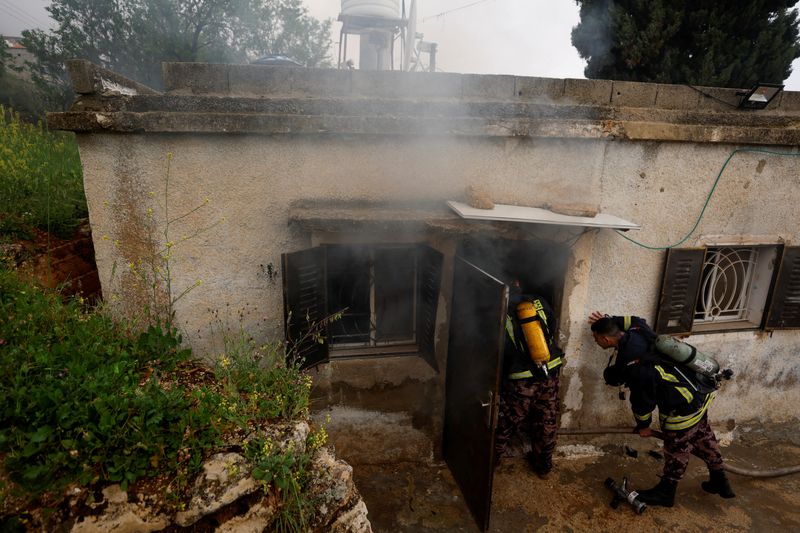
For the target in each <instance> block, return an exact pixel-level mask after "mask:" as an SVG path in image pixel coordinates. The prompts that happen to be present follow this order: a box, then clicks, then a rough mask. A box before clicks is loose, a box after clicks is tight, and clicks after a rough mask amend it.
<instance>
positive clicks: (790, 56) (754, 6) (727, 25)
mask: <svg viewBox="0 0 800 533" xmlns="http://www.w3.org/2000/svg"><path fill="white" fill-rule="evenodd" d="M576 1H577V3H578V4H579V5H580V16H581V21H580V23H579V24H578V25H577V26H576V27H575V28H573V30H572V44H573V45H574V46H575V48H577V49H578V52H579V53H580V55H581V57H582V58H584V59H586V60H587V61H588V63H587V66H586V69H585V74H586V77H587V78H602V79H613V80H631V81H644V82H656V83H685V84H691V85H706V86H720V87H737V88H750V87H752V86H753V85H754V84H755V83H757V82H758V81H762V82H781V81H783V80H785V79H786V78H788V77H789V75H790V74H791V71H792V69H791V64H792V61H793V60H794V59H796V58H797V57H800V44H799V43H798V34H800V31H799V30H798V13H797V11H796V10H794V9H793V7H794V5H795V4H796V3H797V0H757V1H753V0H736V1H719V0H699V1H687V0H683V1H674V0H652V1H650V0H648V1H645V0H576Z"/></svg>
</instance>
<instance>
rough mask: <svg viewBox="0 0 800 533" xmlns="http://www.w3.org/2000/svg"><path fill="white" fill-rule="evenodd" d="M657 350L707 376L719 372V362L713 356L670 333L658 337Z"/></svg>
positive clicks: (712, 375)
mask: <svg viewBox="0 0 800 533" xmlns="http://www.w3.org/2000/svg"><path fill="white" fill-rule="evenodd" d="M656 350H658V351H659V352H660V353H662V354H664V355H666V356H667V357H669V358H670V359H672V360H673V361H675V362H676V363H681V364H684V365H686V366H688V367H689V368H691V369H693V370H695V371H697V372H700V373H701V374H705V375H706V376H709V377H714V375H715V374H716V373H717V372H719V363H717V361H716V360H715V359H714V358H713V357H711V356H710V355H708V354H705V353H703V352H701V351H700V350H698V349H697V348H695V347H694V346H692V345H691V344H689V343H686V342H683V341H681V340H678V339H676V338H674V337H671V336H669V335H659V336H658V337H656Z"/></svg>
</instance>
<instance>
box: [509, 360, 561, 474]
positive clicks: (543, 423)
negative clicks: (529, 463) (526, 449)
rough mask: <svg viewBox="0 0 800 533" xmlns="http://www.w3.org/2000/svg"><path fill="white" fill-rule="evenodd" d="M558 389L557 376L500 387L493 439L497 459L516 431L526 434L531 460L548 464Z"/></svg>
mask: <svg viewBox="0 0 800 533" xmlns="http://www.w3.org/2000/svg"><path fill="white" fill-rule="evenodd" d="M558 385H559V378H558V373H557V372H556V373H554V374H551V376H550V377H549V378H547V379H532V378H528V379H515V380H506V381H505V382H504V383H503V390H502V392H501V394H500V415H499V419H498V424H497V433H496V437H495V452H496V456H497V457H500V456H501V455H502V454H503V451H505V448H506V446H507V444H508V442H509V441H510V440H511V437H513V436H514V433H515V432H516V431H518V430H520V431H525V432H527V434H528V436H529V437H530V439H531V447H532V448H533V450H532V451H533V457H534V458H535V459H536V460H538V461H540V462H544V463H550V461H551V458H552V456H553V450H554V449H555V447H556V431H557V429H558V413H559V407H560V405H559V401H558Z"/></svg>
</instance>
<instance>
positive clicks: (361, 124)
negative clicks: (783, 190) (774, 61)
mask: <svg viewBox="0 0 800 533" xmlns="http://www.w3.org/2000/svg"><path fill="white" fill-rule="evenodd" d="M48 123H49V125H50V127H51V128H53V129H63V130H70V131H76V132H92V131H116V132H153V133H156V132H158V133H253V134H346V135H373V136H374V135H435V136H441V135H448V136H456V137H470V136H473V137H538V138H586V139H592V138H595V139H596V138H606V139H623V140H648V141H676V142H698V143H704V142H706V143H735V144H754V145H783V146H789V145H798V144H800V129H796V128H786V127H772V128H770V127H751V126H736V125H728V126H723V125H702V124H675V123H658V122H641V121H624V120H611V119H607V120H585V119H557V118H545V119H531V118H525V117H523V118H505V119H493V118H488V117H420V116H404V117H400V116H371V117H363V116H362V117H358V116H335V115H319V116H307V115H261V114H251V113H244V114H235V113H226V114H225V113H163V112H153V113H125V112H111V113H109V112H66V113H50V114H48Z"/></svg>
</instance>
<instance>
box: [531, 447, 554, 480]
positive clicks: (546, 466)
mask: <svg viewBox="0 0 800 533" xmlns="http://www.w3.org/2000/svg"><path fill="white" fill-rule="evenodd" d="M525 459H526V460H527V461H528V465H530V467H531V470H533V473H534V474H536V475H537V476H539V478H540V479H547V475H548V474H549V473H550V471H551V470H552V469H553V460H552V459H551V458H550V457H541V456H538V455H536V454H535V453H533V452H528V453H527V454H526V455H525Z"/></svg>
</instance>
